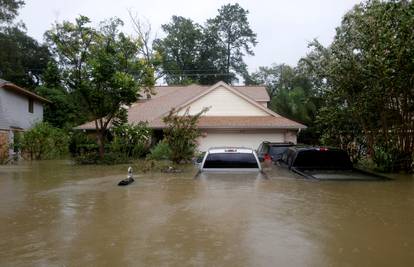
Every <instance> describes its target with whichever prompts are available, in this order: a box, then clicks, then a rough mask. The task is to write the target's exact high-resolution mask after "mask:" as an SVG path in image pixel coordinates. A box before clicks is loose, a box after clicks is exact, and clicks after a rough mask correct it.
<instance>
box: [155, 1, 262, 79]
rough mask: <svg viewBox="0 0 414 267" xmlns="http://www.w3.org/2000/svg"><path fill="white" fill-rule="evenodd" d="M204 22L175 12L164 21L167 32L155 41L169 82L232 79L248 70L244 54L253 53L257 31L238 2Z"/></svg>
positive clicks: (164, 29) (221, 9)
mask: <svg viewBox="0 0 414 267" xmlns="http://www.w3.org/2000/svg"><path fill="white" fill-rule="evenodd" d="M218 12H219V14H218V15H217V16H216V17H215V18H212V19H209V20H207V22H206V24H205V26H204V27H203V26H201V25H199V24H197V23H194V22H193V21H192V20H191V19H187V18H184V17H179V16H173V17H172V21H171V22H170V23H169V24H165V25H162V29H163V31H164V32H165V33H166V36H165V37H164V38H162V39H157V40H155V42H154V47H155V49H156V51H157V52H158V53H159V55H160V56H161V66H162V73H163V74H164V75H165V80H166V81H167V83H168V84H189V83H193V82H194V83H200V84H214V83H216V82H218V81H220V80H224V81H226V82H228V83H231V82H233V81H235V80H237V77H236V76H237V75H242V76H244V75H245V74H246V72H247V70H246V64H245V63H244V60H243V57H244V56H245V55H246V54H247V55H253V51H252V48H253V47H254V46H255V45H256V43H257V41H256V34H255V33H253V31H252V30H251V28H250V25H249V22H248V20H247V14H248V11H247V10H245V9H243V8H242V7H241V6H240V5H239V4H234V5H233V4H228V5H224V6H223V7H221V8H220V9H219V10H218Z"/></svg>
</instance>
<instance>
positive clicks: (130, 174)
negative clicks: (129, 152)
mask: <svg viewBox="0 0 414 267" xmlns="http://www.w3.org/2000/svg"><path fill="white" fill-rule="evenodd" d="M134 181H135V180H134V178H132V167H131V166H129V168H128V176H127V178H126V179H124V180H122V181H120V182H119V183H118V185H120V186H123V185H129V184H131V183H133V182H134Z"/></svg>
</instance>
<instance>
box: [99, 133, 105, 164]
mask: <svg viewBox="0 0 414 267" xmlns="http://www.w3.org/2000/svg"><path fill="white" fill-rule="evenodd" d="M104 139H105V136H104V134H103V132H101V131H98V146H99V158H100V159H103V158H104V156H105V140H104Z"/></svg>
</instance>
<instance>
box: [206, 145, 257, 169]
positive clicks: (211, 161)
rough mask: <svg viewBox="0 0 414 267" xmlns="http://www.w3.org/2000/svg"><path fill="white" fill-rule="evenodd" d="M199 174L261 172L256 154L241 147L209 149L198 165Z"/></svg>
mask: <svg viewBox="0 0 414 267" xmlns="http://www.w3.org/2000/svg"><path fill="white" fill-rule="evenodd" d="M199 169H200V171H201V172H261V170H262V168H261V166H260V162H259V159H258V158H257V155H256V152H255V151H254V150H253V149H250V148H243V147H217V148H210V149H209V150H208V151H207V152H206V153H205V155H204V158H203V160H202V162H201V164H200V165H199Z"/></svg>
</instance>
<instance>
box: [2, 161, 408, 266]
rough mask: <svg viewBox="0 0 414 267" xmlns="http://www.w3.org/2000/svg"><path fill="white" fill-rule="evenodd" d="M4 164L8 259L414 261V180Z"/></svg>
mask: <svg viewBox="0 0 414 267" xmlns="http://www.w3.org/2000/svg"><path fill="white" fill-rule="evenodd" d="M267 174H268V179H264V178H263V177H260V176H257V175H254V174H249V175H247V174H246V175H220V174H203V175H200V176H199V177H198V178H197V179H194V178H193V175H194V170H191V169H190V170H187V171H186V172H185V173H184V174H160V173H158V174H157V173H154V174H139V175H135V177H134V178H135V180H136V182H135V183H134V184H132V185H130V186H128V187H118V186H116V184H117V182H118V181H119V180H120V179H122V178H125V175H126V166H115V167H114V166H74V165H71V164H69V163H68V162H65V161H52V162H41V163H34V164H25V165H22V166H6V167H0V237H1V238H0V266H49V265H59V266H61V265H65V266H92V265H93V266H305V265H306V266H330V265H333V266H414V254H413V253H412V251H413V250H414V242H413V240H414V228H413V227H412V226H413V225H414V182H413V180H412V178H409V177H406V178H404V177H400V178H397V179H396V180H395V181H392V182H387V183H383V182H314V181H309V180H303V179H300V178H297V177H295V176H292V174H290V173H288V172H287V171H285V170H280V169H277V168H273V169H272V170H270V171H268V173H267Z"/></svg>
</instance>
